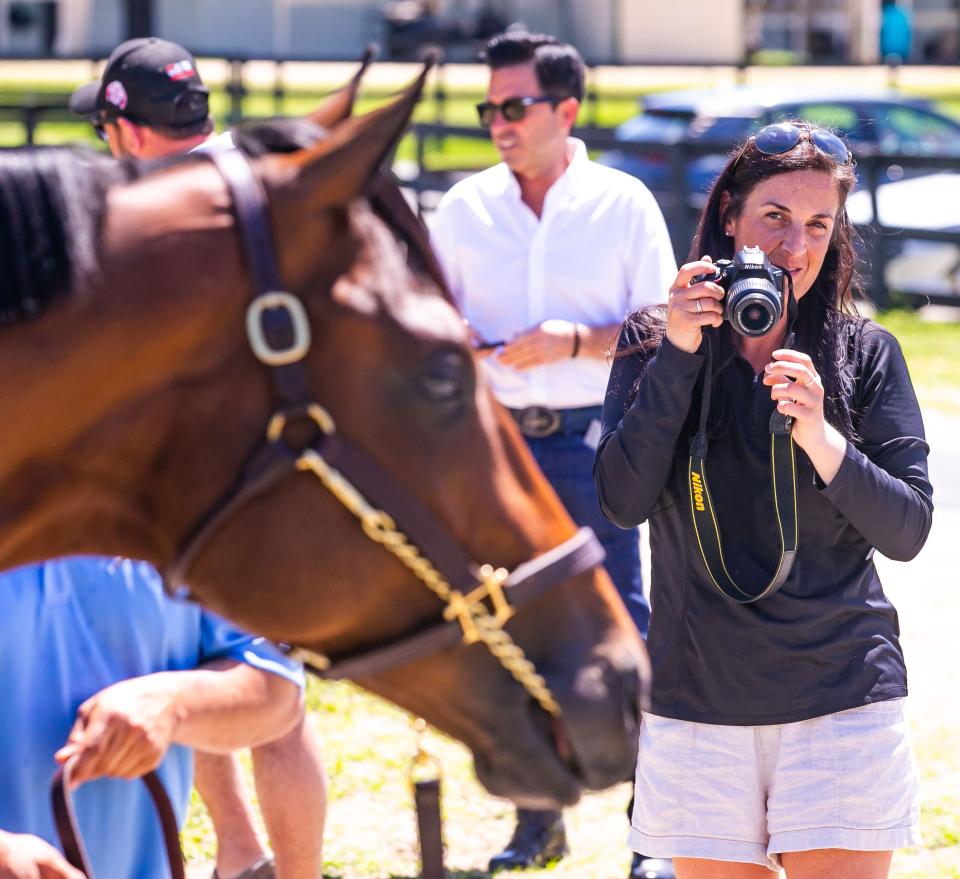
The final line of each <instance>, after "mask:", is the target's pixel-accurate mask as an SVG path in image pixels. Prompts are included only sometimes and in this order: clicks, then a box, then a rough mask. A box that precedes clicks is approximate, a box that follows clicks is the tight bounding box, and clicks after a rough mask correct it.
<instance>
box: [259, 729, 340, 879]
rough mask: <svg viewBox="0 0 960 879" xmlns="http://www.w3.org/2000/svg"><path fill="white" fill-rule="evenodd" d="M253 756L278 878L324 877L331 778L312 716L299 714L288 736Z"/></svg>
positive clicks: (262, 811) (261, 808) (261, 807)
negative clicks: (329, 780) (329, 777)
mask: <svg viewBox="0 0 960 879" xmlns="http://www.w3.org/2000/svg"><path fill="white" fill-rule="evenodd" d="M251 754H252V756H253V777H254V781H255V783H256V786H257V796H258V798H259V800H260V813H261V814H262V815H263V822H264V824H266V826H267V833H268V834H269V836H270V842H271V844H272V845H273V852H274V857H275V858H276V862H277V879H322V877H323V852H322V845H323V823H324V819H325V816H326V808H327V777H326V773H325V772H324V770H323V759H322V755H321V752H320V745H319V742H318V741H317V738H316V734H315V733H314V732H313V730H312V729H311V728H310V724H309V720H308V718H306V716H304V717H301V719H300V723H298V724H297V725H296V726H295V727H294V728H293V729H292V730H291V731H290V732H289V733H287V734H286V735H285V736H283V737H281V738H279V739H277V740H276V741H274V742H269V743H268V744H266V745H261V746H260V747H259V748H254V749H253V750H252V751H251Z"/></svg>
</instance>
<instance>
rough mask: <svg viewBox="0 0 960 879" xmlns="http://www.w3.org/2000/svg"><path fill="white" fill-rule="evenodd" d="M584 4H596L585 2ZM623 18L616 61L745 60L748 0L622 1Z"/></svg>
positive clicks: (730, 61)
mask: <svg viewBox="0 0 960 879" xmlns="http://www.w3.org/2000/svg"><path fill="white" fill-rule="evenodd" d="M601 2H602V0H601ZM583 5H584V6H588V5H591V4H590V2H589V0H586V2H584V4H583ZM619 18H620V21H619V23H618V25H617V26H616V31H615V32H616V33H618V34H619V36H620V40H621V44H620V57H618V58H617V60H618V61H621V62H623V63H626V64H642V63H648V62H674V63H676V62H686V63H692V64H696V63H706V64H739V63H740V62H741V61H742V60H743V56H744V50H745V35H746V25H745V16H744V0H680V2H674V3H669V2H667V3H663V2H657V0H620V15H619Z"/></svg>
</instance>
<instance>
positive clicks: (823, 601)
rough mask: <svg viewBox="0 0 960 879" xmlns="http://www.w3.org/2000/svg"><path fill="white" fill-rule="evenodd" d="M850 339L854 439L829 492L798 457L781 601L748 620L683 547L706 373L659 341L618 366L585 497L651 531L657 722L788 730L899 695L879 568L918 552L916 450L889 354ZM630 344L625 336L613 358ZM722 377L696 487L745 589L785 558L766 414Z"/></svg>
mask: <svg viewBox="0 0 960 879" xmlns="http://www.w3.org/2000/svg"><path fill="white" fill-rule="evenodd" d="M856 326H857V325H856V324H855V323H854V322H853V321H851V323H850V326H849V334H850V340H851V344H850V351H851V356H852V357H853V358H854V370H853V373H854V379H855V380H854V387H853V390H852V405H853V408H854V410H855V411H856V412H857V413H858V417H857V418H856V421H855V427H856V429H857V435H858V439H857V441H856V442H855V443H854V442H848V444H847V450H846V455H845V457H844V460H843V463H842V464H841V466H840V470H839V471H838V473H837V475H836V476H835V477H834V479H833V480H832V481H831V482H830V484H829V485H826V486H825V485H824V484H823V483H822V482H821V481H820V480H819V479H818V478H816V474H815V471H814V469H813V465H812V464H811V463H810V461H809V459H808V458H807V456H806V455H805V454H804V452H803V450H802V449H799V448H798V449H797V454H796V457H797V506H798V512H799V546H798V553H797V559H796V561H795V563H794V566H793V569H792V571H791V573H790V576H789V577H788V579H787V581H786V583H785V584H784V585H783V587H782V588H781V589H780V591H779V592H776V593H775V594H773V595H771V596H769V597H768V598H765V599H762V600H760V601H759V602H756V603H755V604H749V605H736V604H734V603H733V602H731V601H729V600H727V599H726V598H724V597H723V596H722V595H720V594H719V592H717V590H716V589H715V588H714V587H713V585H712V584H711V583H710V580H709V578H708V574H707V570H706V567H705V565H704V562H703V559H702V558H701V556H700V553H699V551H698V549H697V544H696V539H695V536H694V530H693V522H692V514H691V510H690V501H689V493H688V491H687V465H688V461H689V458H688V454H689V448H688V443H689V439H690V437H691V436H692V435H693V433H694V432H695V427H696V418H695V416H696V414H697V410H698V406H699V399H700V388H701V385H702V380H701V379H700V374H701V371H702V367H703V362H704V357H703V356H702V355H701V354H700V353H695V354H689V353H686V352H683V351H681V350H679V349H678V348H676V347H674V346H673V345H671V344H670V342H669V341H667V340H666V339H664V340H663V342H662V343H661V345H660V347H659V349H658V350H657V351H656V353H655V354H653V355H649V354H643V353H634V354H627V355H625V356H618V357H617V358H616V360H615V361H614V364H613V369H612V372H611V375H610V381H609V385H608V388H607V397H606V402H605V403H604V409H603V429H602V435H601V439H600V444H599V447H598V449H597V456H596V461H595V464H594V481H595V483H596V486H597V492H598V496H599V499H600V506H601V508H602V510H603V512H604V514H605V515H606V516H607V518H609V519H610V520H611V521H613V522H615V523H617V524H618V525H621V526H622V527H631V526H634V525H636V524H638V523H640V522H643V521H646V520H648V519H649V522H650V546H651V559H652V567H653V571H652V583H651V604H652V617H651V624H650V635H649V639H648V642H647V646H648V648H649V650H650V656H651V660H652V663H653V674H654V681H653V696H652V704H651V707H652V710H653V712H654V713H655V714H661V715H664V716H667V717H675V718H681V719H685V720H693V721H700V722H705V723H717V724H733V725H760V724H773V723H790V722H793V721H797V720H804V719H807V718H810V717H817V716H821V715H824V714H830V713H833V712H835V711H840V710H844V709H847V708H853V707H856V706H858V705H863V704H865V703H868V702H875V701H881V700H884V699H892V698H896V697H899V696H904V695H906V691H907V681H906V668H905V665H904V661H903V654H902V651H901V649H900V644H899V639H898V635H899V626H898V621H897V613H896V610H895V609H894V607H893V606H892V605H891V603H890V602H889V600H888V599H887V597H886V596H885V595H884V593H883V588H882V586H881V584H880V580H879V578H878V576H877V571H876V569H875V567H874V564H873V553H874V550H875V549H876V550H878V551H879V552H881V553H883V554H884V555H886V556H888V557H890V558H893V559H900V560H907V559H911V558H913V557H914V556H915V555H916V554H917V553H918V552H919V551H920V549H921V547H922V546H923V544H924V542H925V540H926V538H927V534H928V533H929V530H930V525H931V520H932V514H933V501H932V496H933V490H932V488H931V485H930V482H929V479H928V477H927V452H928V446H927V443H926V441H925V439H924V431H923V421H922V419H921V416H920V410H919V407H918V405H917V400H916V396H915V394H914V391H913V386H912V384H911V382H910V377H909V374H908V372H907V367H906V363H905V362H904V359H903V355H902V353H901V351H900V346H899V344H898V343H897V341H896V339H894V337H893V336H891V335H890V334H889V333H888V332H887V331H886V330H884V329H882V328H881V327H879V326H877V325H875V324H868V325H867V326H866V328H865V329H863V330H862V331H859V332H857V331H856ZM640 341H641V339H640V337H639V335H638V331H637V329H636V328H635V327H633V326H632V324H631V323H630V322H628V323H627V324H626V325H625V327H624V329H623V332H622V333H621V337H620V342H619V346H618V352H623V351H625V350H627V349H629V348H633V347H634V346H636V345H637V344H638V343H639V342H640ZM727 369H728V370H731V371H732V372H731V374H730V375H728V376H727V378H726V381H727V382H728V384H727V397H726V405H727V406H728V407H729V412H728V413H727V416H728V417H727V418H726V420H725V425H724V427H723V429H722V431H721V433H720V435H719V436H718V437H713V438H711V442H710V450H709V457H708V463H707V472H708V476H709V480H710V490H711V495H712V498H713V502H714V508H715V510H716V513H717V518H718V521H719V525H720V530H721V535H722V539H723V543H724V557H725V560H726V563H727V568H728V570H730V573H731V575H732V576H733V578H734V580H735V581H737V582H738V583H740V584H742V585H745V586H748V587H749V588H751V589H753V590H756V589H757V587H758V586H759V585H762V584H766V583H767V582H768V581H769V579H770V576H771V574H772V572H773V570H774V567H775V565H776V562H777V559H778V557H779V553H780V543H779V536H778V527H777V520H776V516H775V511H774V506H773V499H772V488H771V464H770V433H769V421H770V416H771V414H772V412H773V410H774V403H773V401H772V400H771V398H770V389H769V388H768V387H766V386H765V385H764V384H763V383H762V382H761V381H759V380H757V379H756V378H755V376H754V373H753V369H752V368H751V367H750V365H749V364H748V363H747V362H746V361H745V360H743V359H742V358H736V359H735V360H734V361H733V362H732V363H731V364H730V365H729V366H728V367H727ZM638 375H642V377H641V378H640V381H639V384H637V376H638ZM634 391H635V392H636V393H635V395H634Z"/></svg>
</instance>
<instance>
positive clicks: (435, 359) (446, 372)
mask: <svg viewBox="0 0 960 879" xmlns="http://www.w3.org/2000/svg"><path fill="white" fill-rule="evenodd" d="M470 368H471V367H470V362H469V361H468V359H467V358H466V357H465V356H464V355H463V354H462V353H461V352H459V351H451V350H447V351H435V352H434V353H432V354H430V355H429V356H428V357H427V359H426V360H425V361H424V363H423V366H422V367H421V369H420V372H419V374H418V375H417V389H418V390H419V391H420V393H421V394H422V395H423V396H424V397H426V399H428V400H431V401H434V402H437V403H443V402H448V401H450V400H455V399H458V398H460V397H462V396H463V395H464V393H465V391H466V389H467V384H468V381H469V375H470Z"/></svg>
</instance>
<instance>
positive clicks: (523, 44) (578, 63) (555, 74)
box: [482, 31, 583, 101]
mask: <svg viewBox="0 0 960 879" xmlns="http://www.w3.org/2000/svg"><path fill="white" fill-rule="evenodd" d="M482 57H483V60H484V61H485V62H486V64H487V66H488V67H489V68H490V69H491V70H499V69H500V68H501V67H512V66H514V65H516V64H527V63H529V62H531V61H532V62H533V69H534V71H535V72H536V74H537V82H539V83H540V88H542V89H543V93H544V94H545V95H554V96H556V97H558V98H576V99H577V100H578V101H582V100H583V58H581V57H580V53H579V52H578V51H577V50H576V48H574V47H573V46H571V45H570V44H569V43H561V42H560V41H559V40H558V39H557V38H556V37H551V36H548V35H547V34H529V33H527V32H526V31H506V32H505V33H502V34H497V35H496V36H495V37H492V38H491V39H490V41H489V42H488V43H487V45H486V47H485V48H484V51H483V56H482Z"/></svg>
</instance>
